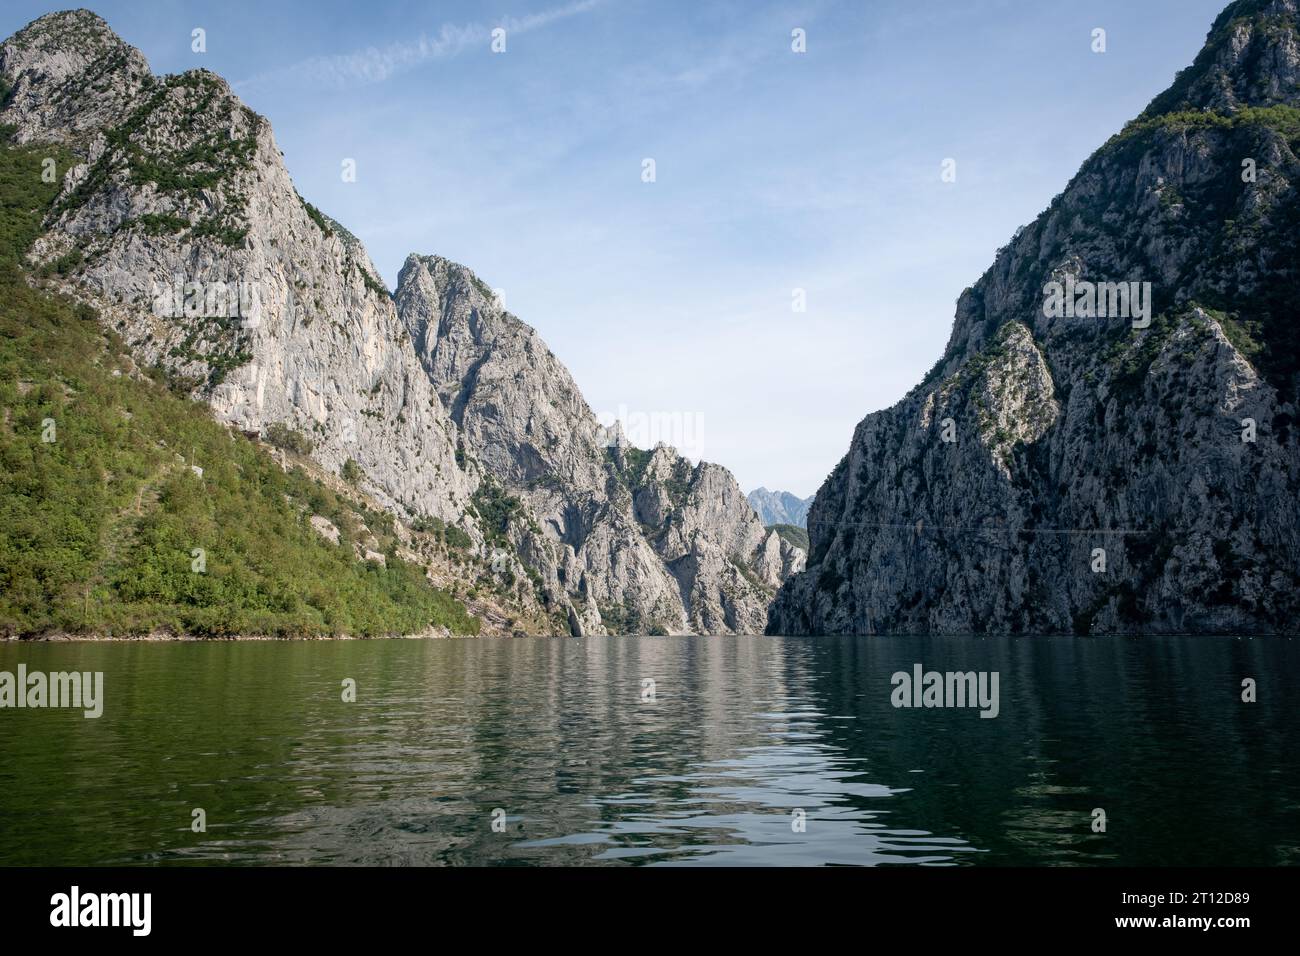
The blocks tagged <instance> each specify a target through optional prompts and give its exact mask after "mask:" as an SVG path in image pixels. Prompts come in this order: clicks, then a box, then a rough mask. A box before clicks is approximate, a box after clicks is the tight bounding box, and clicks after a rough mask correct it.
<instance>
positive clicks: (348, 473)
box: [339, 458, 365, 485]
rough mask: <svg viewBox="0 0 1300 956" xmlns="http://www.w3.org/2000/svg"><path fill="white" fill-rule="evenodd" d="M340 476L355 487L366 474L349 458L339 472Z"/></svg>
mask: <svg viewBox="0 0 1300 956" xmlns="http://www.w3.org/2000/svg"><path fill="white" fill-rule="evenodd" d="M339 476H340V477H341V478H342V479H343V480H344V481H346V482H347V483H348V484H349V485H355V484H357V483H358V482H360V481H361V479H362V478H364V477H365V472H364V471H362V470H361V466H360V465H358V464H357V463H356V462H355V461H354V460H353V459H351V458H349V459H348V460H347V461H345V462H344V463H343V467H342V468H341V469H340V470H339Z"/></svg>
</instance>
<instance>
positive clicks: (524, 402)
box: [394, 255, 803, 633]
mask: <svg viewBox="0 0 1300 956" xmlns="http://www.w3.org/2000/svg"><path fill="white" fill-rule="evenodd" d="M394 298H395V301H396V303H397V309H398V312H399V313H400V314H401V315H402V317H403V319H404V321H405V322H406V327H407V330H408V331H409V333H410V336H411V340H412V342H413V343H414V346H415V351H416V353H417V354H418V355H419V357H420V361H421V363H422V364H423V367H424V369H425V371H426V372H427V373H428V377H429V380H430V381H432V382H433V385H434V388H435V390H436V392H437V394H438V396H439V397H440V399H441V401H442V405H443V407H444V408H445V409H446V411H447V414H448V415H449V417H450V418H451V421H452V423H453V425H454V426H455V428H456V429H457V434H458V435H460V436H461V438H462V440H463V443H464V449H465V451H466V452H467V453H469V454H471V455H473V456H474V458H475V459H477V460H478V461H481V462H482V463H483V465H484V467H485V468H486V469H487V471H488V472H489V473H490V474H491V476H492V479H493V482H494V483H495V484H499V486H500V489H501V493H502V494H508V495H510V496H512V497H513V498H515V499H517V500H518V501H520V502H521V506H522V508H523V510H524V511H525V513H526V514H527V515H528V520H527V521H524V522H519V523H516V525H515V526H514V527H513V528H512V529H509V530H507V531H506V537H508V538H509V540H510V543H511V544H512V545H513V546H514V548H515V549H516V550H517V551H518V553H519V554H521V555H523V556H524V557H525V560H526V561H527V562H528V564H529V566H530V567H532V568H534V569H535V570H536V572H537V573H538V574H539V575H540V578H541V580H542V582H543V587H544V588H546V589H547V590H548V591H550V592H552V593H567V594H569V595H571V596H572V598H573V599H574V604H573V607H574V610H573V614H572V617H573V619H572V621H571V624H572V626H573V628H574V629H575V631H580V632H584V631H586V630H588V629H590V628H594V627H596V626H598V624H599V622H600V621H602V620H604V621H605V622H606V623H609V622H615V623H617V624H618V625H619V629H620V630H638V629H644V630H650V631H651V632H659V631H663V632H667V633H674V632H677V631H680V630H683V629H689V630H693V631H701V632H705V633H713V632H719V631H722V632H730V631H740V632H745V633H759V632H761V631H762V629H763V626H764V624H765V623H766V615H767V606H768V604H769V603H770V601H771V598H772V594H773V593H774V591H775V589H776V588H777V587H778V586H780V584H781V583H782V582H783V581H784V580H785V579H786V578H787V577H788V576H789V575H790V574H791V573H793V572H794V571H796V570H799V569H801V568H802V567H803V553H802V552H800V551H799V550H798V549H796V548H794V547H792V546H791V545H789V544H788V543H787V542H786V541H785V540H784V539H783V538H781V537H780V536H779V535H778V534H777V533H776V532H772V531H767V530H766V529H764V527H763V525H762V523H761V522H760V521H759V520H758V518H757V517H756V516H755V515H754V513H753V511H752V510H751V509H750V508H749V506H748V505H747V504H746V503H745V500H744V498H743V496H742V495H741V492H740V489H739V487H738V486H737V485H736V482H735V479H734V478H732V476H731V474H730V473H729V472H728V471H727V470H726V469H724V468H721V467H719V466H718V465H713V464H709V463H707V462H703V463H701V464H699V465H698V466H697V465H692V464H691V463H690V462H689V461H688V460H687V459H685V458H683V457H682V456H681V455H679V454H677V453H676V452H675V451H673V450H672V449H670V448H668V447H666V446H663V445H661V446H659V447H657V448H655V449H654V450H653V451H645V450H641V449H637V448H634V447H632V446H630V445H628V444H627V442H626V441H624V440H622V438H621V433H619V434H611V433H610V432H608V431H607V430H606V429H605V428H603V427H602V426H601V424H600V423H599V421H598V420H597V418H596V416H595V414H594V413H593V412H592V411H591V409H590V408H589V407H588V406H587V403H586V402H585V401H584V400H583V398H582V395H581V393H580V392H579V391H578V388H577V385H576V384H575V383H574V381H573V379H572V378H571V377H570V375H569V373H568V370H567V369H565V368H564V366H563V365H562V364H560V362H559V361H558V360H557V359H556V358H555V356H554V355H553V354H552V353H551V351H550V350H549V349H548V348H547V347H546V344H545V343H544V342H542V340H541V339H540V338H539V337H538V335H537V333H536V331H534V330H533V329H532V328H530V327H529V326H527V325H525V324H524V323H523V322H521V321H519V320H518V319H517V318H516V317H515V316H513V315H511V314H510V313H508V312H506V311H505V310H504V309H503V308H501V307H500V305H499V304H498V303H497V302H496V301H495V299H494V298H493V296H492V293H491V290H490V289H489V288H488V286H487V285H486V283H484V282H483V281H482V280H480V279H479V278H478V277H477V276H475V275H474V274H473V273H472V272H471V271H470V270H469V269H467V268H465V267H464V266H461V265H457V264H456V263H453V262H449V261H448V260H446V259H443V258H440V257H438V256H417V255H412V256H410V257H408V258H407V260H406V263H405V264H404V265H403V267H402V270H401V273H400V274H399V276H398V283H397V291H396V293H395V295H394ZM483 510H484V508H483V507H482V506H481V503H480V507H479V511H480V513H482V512H483Z"/></svg>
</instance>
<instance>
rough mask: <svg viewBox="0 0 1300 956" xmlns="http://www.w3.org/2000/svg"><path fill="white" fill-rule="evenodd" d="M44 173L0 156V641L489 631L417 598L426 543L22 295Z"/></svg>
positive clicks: (96, 335) (460, 610) (33, 292)
mask: <svg viewBox="0 0 1300 956" xmlns="http://www.w3.org/2000/svg"><path fill="white" fill-rule="evenodd" d="M54 155H55V156H58V158H59V159H60V160H62V159H64V157H63V156H62V155H61V154H60V153H58V152H57V151H55V153H54ZM50 156H51V150H50V149H49V147H48V146H41V147H39V148H37V147H27V148H22V147H17V148H15V147H9V146H6V147H0V239H2V241H0V463H2V467H0V529H3V533H0V638H10V637H21V636H30V635H36V634H43V635H51V634H56V635H57V634H64V633H72V634H84V633H87V632H90V633H96V634H100V635H103V636H121V635H125V634H168V633H170V634H188V635H195V636H202V637H230V636H236V635H263V636H278V637H303V636H325V635H329V636H334V635H348V636H358V637H370V636H383V635H391V634H411V633H427V634H447V633H458V634H476V633H479V631H480V629H482V630H483V631H484V633H492V632H494V628H493V627H492V624H491V621H490V614H491V613H492V609H491V608H490V607H489V605H490V604H492V603H494V602H492V601H491V600H490V599H487V600H484V601H474V602H472V603H473V604H474V605H475V610H476V612H477V613H478V614H479V615H480V618H475V617H471V616H470V615H469V614H468V613H467V611H466V608H465V606H464V604H463V603H462V602H461V601H458V600H456V599H455V598H454V597H453V596H452V595H451V594H450V593H448V591H447V590H446V589H443V588H439V587H436V586H434V583H433V582H431V581H430V580H428V578H427V576H426V572H425V565H426V564H430V565H432V563H433V562H434V561H435V559H434V558H432V557H428V556H426V555H425V554H422V553H417V552H420V551H424V550H426V546H428V545H431V544H432V542H430V541H427V540H422V539H427V538H428V536H427V535H421V534H405V533H403V531H402V529H401V528H400V527H398V526H396V525H395V523H394V522H393V520H392V516H391V515H388V514H386V513H383V512H381V511H379V510H378V509H377V508H376V507H375V506H374V503H373V502H371V501H368V500H366V499H365V498H364V497H363V496H361V495H359V494H358V493H356V491H355V490H354V489H351V488H348V487H346V486H345V485H344V484H343V483H342V482H340V481H339V480H338V479H336V478H335V479H332V478H331V476H328V475H324V474H321V473H320V471H319V470H318V469H315V468H313V467H312V466H311V464H310V463H309V462H307V461H304V460H302V459H301V458H300V457H299V456H297V455H293V456H291V457H286V453H284V452H273V451H271V450H268V449H265V448H263V447H261V446H259V445H257V444H256V443H254V442H251V441H249V440H248V439H247V438H245V437H244V436H242V435H239V434H236V433H232V432H231V431H229V430H228V429H226V428H223V427H222V426H221V425H220V424H218V423H217V422H216V421H214V420H213V417H212V415H211V413H210V412H209V411H208V409H207V408H205V407H204V406H202V405H198V404H196V403H194V402H191V401H189V400H188V399H187V398H185V397H184V396H181V395H178V394H176V393H175V392H174V391H172V390H171V389H169V388H168V387H167V384H166V383H165V382H163V381H161V380H158V379H157V378H155V377H152V376H150V375H148V374H146V372H145V370H142V369H141V368H140V367H139V366H138V365H137V364H136V363H135V361H134V360H133V359H132V357H131V356H130V354H128V352H127V351H126V350H125V349H124V348H123V346H122V343H121V341H120V339H118V338H117V337H116V336H114V335H112V334H111V333H107V332H106V331H105V330H104V329H103V327H102V325H101V323H100V321H99V316H97V315H96V314H95V312H94V311H93V310H92V309H90V308H88V307H87V306H85V305H84V304H79V303H75V302H73V301H72V300H71V299H69V298H67V297H65V296H60V295H57V294H53V293H51V292H49V291H47V290H44V289H42V288H33V287H32V285H30V284H29V282H30V281H32V280H35V281H36V283H37V284H38V285H44V284H46V282H45V280H41V279H39V277H36V276H33V275H32V274H31V273H30V272H27V271H25V270H24V269H23V268H22V266H21V264H20V263H21V256H22V253H23V251H24V250H25V249H26V248H27V246H28V245H29V244H30V242H31V241H32V240H33V239H34V238H35V237H36V236H37V235H38V234H39V233H40V230H41V225H40V224H41V219H42V216H43V215H44V214H45V213H46V212H47V211H48V210H49V208H50V206H51V205H52V204H53V202H54V201H55V199H56V197H57V195H58V191H59V190H58V185H57V184H56V182H55V181H54V178H53V177H51V178H50V181H49V182H46V181H45V179H43V178H42V176H41V175H40V173H41V169H42V163H43V162H44V160H45V159H46V158H48V157H50ZM495 613H497V615H498V616H500V614H501V613H503V612H501V611H497V612H495ZM485 623H486V624H487V626H486V627H483V625H484V624H485Z"/></svg>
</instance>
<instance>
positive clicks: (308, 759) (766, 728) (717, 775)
mask: <svg viewBox="0 0 1300 956" xmlns="http://www.w3.org/2000/svg"><path fill="white" fill-rule="evenodd" d="M1298 657H1300V651H1298V649H1297V644H1296V642H1295V641H1292V640H1285V639H1282V640H1276V639H1275V640H1262V639H1259V640H1221V639H1195V638H1178V639H1173V638H1144V639H1110V638H1106V639H1097V638H1086V639H1056V638H1008V639H978V638H961V639H958V638H946V639H938V638H934V639H930V638H884V637H866V638H822V639H788V638H766V637H752V638H745V637H741V638H716V637H715V638H638V639H631V638H612V639H610V638H594V639H563V640H561V639H554V640H547V639H536V640H514V641H490V640H481V641H372V642H324V643H311V642H294V643H261V642H249V643H223V644H149V643H131V644H44V645H15V644H7V645H0V670H7V671H11V672H12V671H15V670H16V669H17V665H18V664H19V663H20V662H21V663H25V664H26V665H27V667H28V669H29V670H44V671H58V670H71V669H77V670H92V671H93V670H99V671H103V672H104V674H105V697H106V703H105V709H104V716H103V717H101V718H100V719H98V720H86V719H84V718H83V717H82V716H81V715H80V712H79V711H55V710H44V711H35V710H4V711H0V864H8V865H15V864H17V865H29V864H123V863H241V864H248V863H325V864H339V863H368V864H417V865H418V864H431V863H441V864H538V863H549V864H586V863H592V864H607V865H609V864H668V865H674V864H675V865H684V864H685V865H710V864H713V865H751V864H772V865H811V864H846V865H877V864H887V863H888V864H929V865H989V864H1014V863H1030V864H1156V865H1160V864H1185V865H1215V864H1238V865H1245V864H1279V863H1297V862H1300V770H1298V769H1297V766H1296V758H1295V754H1296V750H1297V748H1296V743H1297V739H1296V738H1297V730H1296V726H1297V721H1296V719H1295V714H1296V713H1297V710H1296V705H1297V703H1300V700H1297V698H1298V697H1300V691H1298V690H1297V686H1296V685H1297V682H1296V680H1295V676H1296V674H1297V673H1300V669H1298V667H1297V665H1298V664H1300V660H1298V659H1297V658H1298ZM916 663H921V664H923V665H924V667H925V668H926V669H927V670H928V669H936V670H962V671H967V670H992V671H998V672H999V674H1000V675H1001V679H1000V689H1001V706H1000V714H999V716H998V717H997V718H996V719H992V720H988V719H981V718H980V717H979V713H978V711H977V710H974V709H969V710H955V709H948V710H943V709H895V708H894V707H892V706H891V704H890V691H891V684H890V676H891V674H893V673H894V672H895V671H899V670H904V671H910V670H911V668H912V665H913V664H916ZM1245 677H1252V678H1254V679H1255V680H1256V681H1257V683H1258V698H1259V699H1258V702H1257V703H1253V704H1246V703H1243V702H1242V701H1241V699H1240V692H1241V680H1242V679H1243V678H1245ZM347 678H351V679H354V680H355V681H356V683H357V701H356V702H355V703H345V702H343V700H342V688H341V685H342V682H343V681H344V680H345V679H347ZM646 678H649V679H652V680H653V681H654V682H655V683H654V699H653V700H642V688H643V684H642V682H643V680H644V679H646ZM195 808H202V809H203V810H204V811H205V813H206V818H207V831H206V832H205V833H194V832H192V830H191V820H192V816H191V813H192V811H193V810H194V809H195ZM1094 808H1102V809H1104V810H1105V812H1106V817H1107V829H1106V832H1105V833H1093V832H1092V829H1091V823H1092V812H1093V810H1094ZM497 810H501V811H504V814H505V816H504V832H498V831H499V830H500V829H501V827H500V826H498V827H497V828H496V829H494V827H493V822H494V819H495V818H499V814H497V815H496V817H494V811H497Z"/></svg>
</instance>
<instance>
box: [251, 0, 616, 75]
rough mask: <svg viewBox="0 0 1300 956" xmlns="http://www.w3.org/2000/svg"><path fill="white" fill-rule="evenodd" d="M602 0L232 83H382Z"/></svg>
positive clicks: (316, 59)
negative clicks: (496, 35) (497, 32)
mask: <svg viewBox="0 0 1300 956" xmlns="http://www.w3.org/2000/svg"><path fill="white" fill-rule="evenodd" d="M601 2H602V0H576V2H574V3H570V4H567V5H565V6H562V7H554V8H552V9H550V10H543V11H542V12H540V13H533V14H529V15H528V16H524V17H502V18H501V19H500V20H497V21H495V22H493V23H491V24H481V23H469V24H462V25H457V24H451V23H444V24H443V25H442V27H441V28H439V30H438V31H437V32H436V33H435V34H434V35H432V36H430V35H428V34H424V33H422V34H420V36H419V37H418V38H417V39H415V40H408V41H403V42H400V43H391V44H389V45H388V46H385V47H382V48H381V47H373V46H372V47H366V48H365V49H364V50H354V51H352V52H350V53H336V54H329V55H325V56H313V57H308V58H307V59H305V60H300V61H298V62H296V63H291V64H289V65H287V66H283V67H280V68H279V69H275V70H269V71H267V72H265V73H259V74H257V75H256V76H253V77H250V78H249V79H246V80H242V81H240V82H238V83H236V84H235V88H236V89H237V90H249V89H256V88H258V87H265V86H269V85H282V84H284V83H297V84H301V85H304V86H314V87H325V88H327V89H344V88H346V87H351V86H365V85H369V84H372V83H382V82H384V81H385V80H387V79H389V78H390V77H393V76H396V75H397V74H399V73H404V72H406V71H407V70H411V69H414V68H415V67H418V66H420V65H421V64H422V63H427V62H430V61H433V60H442V59H447V58H450V57H454V56H458V55H460V54H461V53H463V52H465V51H466V50H467V49H470V48H471V47H475V46H482V47H483V48H484V49H486V48H487V44H488V43H489V41H490V38H491V34H492V30H494V29H495V28H497V27H504V28H505V31H506V35H507V38H509V37H512V36H517V35H518V34H521V33H528V32H530V31H532V30H538V29H541V28H542V27H545V26H548V25H549V24H551V23H554V22H556V21H557V20H564V19H567V18H569V17H573V16H578V15H579V14H583V13H587V12H588V11H590V10H592V9H594V8H595V7H597V6H599V5H600V3H601Z"/></svg>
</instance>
